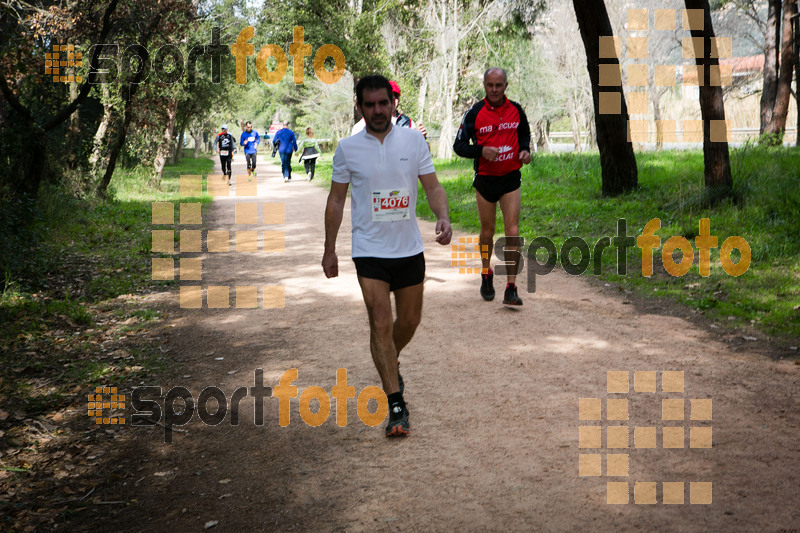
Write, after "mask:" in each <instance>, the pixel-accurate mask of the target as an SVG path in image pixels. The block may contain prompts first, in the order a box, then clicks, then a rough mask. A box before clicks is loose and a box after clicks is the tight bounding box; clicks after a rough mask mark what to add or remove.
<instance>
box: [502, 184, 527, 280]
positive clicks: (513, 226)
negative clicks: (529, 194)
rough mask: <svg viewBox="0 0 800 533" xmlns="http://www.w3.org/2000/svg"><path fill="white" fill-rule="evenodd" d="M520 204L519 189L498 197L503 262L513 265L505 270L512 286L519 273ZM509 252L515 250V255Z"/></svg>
mask: <svg viewBox="0 0 800 533" xmlns="http://www.w3.org/2000/svg"><path fill="white" fill-rule="evenodd" d="M521 202H522V188H521V187H520V188H519V189H517V190H516V191H511V192H509V193H506V194H504V195H503V196H501V197H500V211H502V212H503V227H504V228H505V235H506V246H505V253H504V257H505V262H506V263H514V266H513V267H508V268H507V271H508V272H509V274H508V282H509V283H514V284H516V282H517V274H518V273H519V251H520V249H521V248H520V246H519V244H520V243H519V212H520V208H521ZM514 237H516V238H514ZM510 250H515V251H516V253H510V252H509V251H510ZM512 273H513V275H512Z"/></svg>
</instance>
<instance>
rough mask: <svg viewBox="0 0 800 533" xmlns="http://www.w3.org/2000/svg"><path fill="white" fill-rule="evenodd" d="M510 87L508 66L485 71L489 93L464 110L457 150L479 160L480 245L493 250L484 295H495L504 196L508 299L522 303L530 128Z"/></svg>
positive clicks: (476, 182)
mask: <svg viewBox="0 0 800 533" xmlns="http://www.w3.org/2000/svg"><path fill="white" fill-rule="evenodd" d="M507 87H508V78H507V76H506V71H505V70H503V69H501V68H497V67H493V68H490V69H488V70H487V71H486V72H485V73H484V74H483V88H484V90H485V91H486V98H484V99H483V100H481V101H480V102H478V103H477V104H475V105H474V106H472V107H471V108H470V110H469V111H467V114H466V115H464V119H463V120H462V121H461V127H460V128H459V129H458V134H457V135H456V140H455V143H454V144H453V150H454V151H455V153H457V154H458V155H460V156H461V157H468V158H471V159H474V160H475V178H474V179H473V181H472V186H473V187H474V188H475V199H476V201H477V203H478V216H479V217H480V221H481V235H480V244H481V250H488V253H486V252H482V254H481V255H482V257H483V259H482V262H483V270H482V273H481V296H483V299H484V300H486V301H491V300H493V299H494V287H493V286H492V280H493V278H494V272H492V268H491V257H492V251H493V250H492V247H493V244H494V241H493V239H494V225H495V219H496V216H497V203H498V202H499V203H500V210H501V211H502V212H503V225H504V226H505V234H506V246H505V252H506V254H505V255H506V258H505V262H506V263H507V264H513V266H508V267H507V269H508V270H507V272H508V283H507V285H506V290H505V294H504V297H503V303H504V304H506V305H522V300H521V299H520V297H519V295H518V294H517V286H516V280H517V271H518V270H519V261H518V258H519V253H520V252H519V250H520V246H519V244H520V238H519V212H520V209H521V198H522V197H521V193H520V185H521V174H520V170H519V169H520V168H522V165H523V164H527V163H530V161H531V130H530V126H528V118H527V117H526V116H525V112H524V111H523V110H522V107H521V106H520V105H519V104H518V103H516V102H512V101H511V100H509V99H508V98H506V96H505V93H506V88H507ZM484 246H485V247H486V248H484ZM512 251H513V252H512ZM509 252H510V253H509Z"/></svg>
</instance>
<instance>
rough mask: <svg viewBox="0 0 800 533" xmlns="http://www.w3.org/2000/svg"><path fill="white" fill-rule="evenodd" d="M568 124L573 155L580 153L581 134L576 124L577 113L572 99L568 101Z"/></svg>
mask: <svg viewBox="0 0 800 533" xmlns="http://www.w3.org/2000/svg"><path fill="white" fill-rule="evenodd" d="M569 124H570V127H571V128H572V144H573V145H574V147H575V149H574V150H573V151H574V152H575V153H578V154H579V153H581V132H580V129H581V127H580V125H579V124H578V111H577V110H576V109H575V101H574V99H573V98H570V99H569Z"/></svg>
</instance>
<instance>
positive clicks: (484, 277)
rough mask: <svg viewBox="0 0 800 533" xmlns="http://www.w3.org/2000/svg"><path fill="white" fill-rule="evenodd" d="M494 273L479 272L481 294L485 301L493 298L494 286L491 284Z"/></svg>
mask: <svg viewBox="0 0 800 533" xmlns="http://www.w3.org/2000/svg"><path fill="white" fill-rule="evenodd" d="M492 280H494V274H493V273H492V274H481V296H483V299H484V300H486V301H487V302H491V301H492V300H494V286H493V285H492Z"/></svg>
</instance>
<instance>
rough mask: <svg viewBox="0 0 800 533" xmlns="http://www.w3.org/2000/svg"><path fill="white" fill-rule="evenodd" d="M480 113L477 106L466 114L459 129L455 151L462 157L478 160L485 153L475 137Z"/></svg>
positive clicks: (454, 144)
mask: <svg viewBox="0 0 800 533" xmlns="http://www.w3.org/2000/svg"><path fill="white" fill-rule="evenodd" d="M477 114H478V112H477V111H476V110H475V106H473V107H472V108H470V110H469V111H467V112H466V114H465V115H464V118H463V119H462V120H461V126H460V127H459V128H458V133H457V134H456V140H455V142H454V143H453V151H454V152H455V153H457V154H458V155H460V156H461V157H466V158H469V159H477V158H479V157H480V156H481V154H482V153H483V147H482V146H480V145H479V144H478V142H477V138H476V136H475V117H476V116H477Z"/></svg>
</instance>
